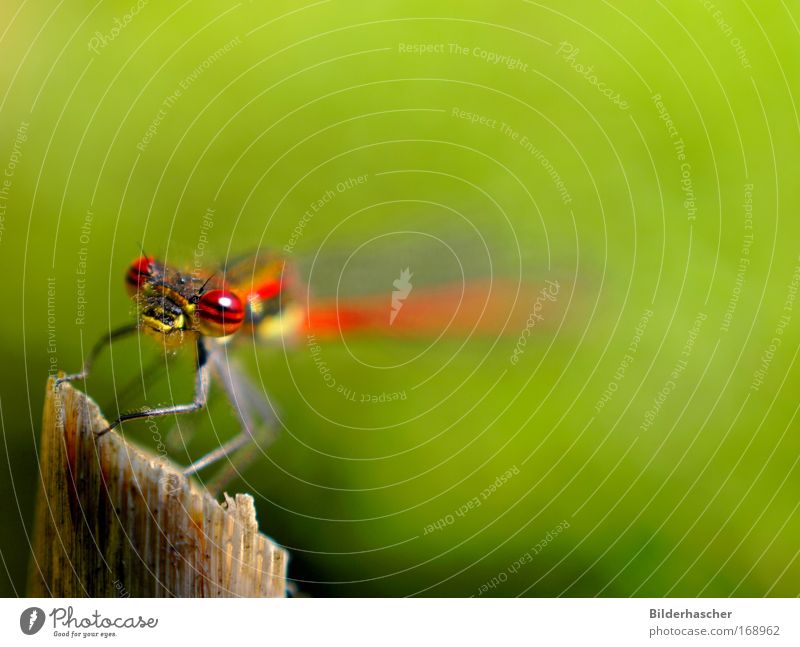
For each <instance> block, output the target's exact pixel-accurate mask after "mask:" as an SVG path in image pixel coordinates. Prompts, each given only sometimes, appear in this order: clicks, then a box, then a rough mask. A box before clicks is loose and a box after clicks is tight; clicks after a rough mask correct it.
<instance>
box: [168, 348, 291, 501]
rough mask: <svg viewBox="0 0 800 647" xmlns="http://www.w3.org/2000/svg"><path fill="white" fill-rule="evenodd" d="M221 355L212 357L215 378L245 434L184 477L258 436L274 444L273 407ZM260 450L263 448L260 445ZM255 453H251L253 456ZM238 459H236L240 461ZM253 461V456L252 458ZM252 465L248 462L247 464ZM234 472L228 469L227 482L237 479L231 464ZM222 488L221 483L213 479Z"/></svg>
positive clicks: (206, 457) (218, 450) (242, 467)
mask: <svg viewBox="0 0 800 647" xmlns="http://www.w3.org/2000/svg"><path fill="white" fill-rule="evenodd" d="M225 359H226V358H225V356H224V355H223V353H222V352H219V353H214V354H212V360H211V363H212V366H213V370H214V374H215V375H216V376H217V377H218V378H219V381H220V383H221V384H222V388H223V389H224V390H225V394H226V395H227V396H228V399H229V400H230V402H231V405H232V406H233V407H234V410H235V412H236V416H237V418H238V419H239V424H240V425H241V427H242V431H241V432H240V433H239V434H238V435H236V436H234V437H233V438H232V439H231V440H229V441H228V442H226V443H225V444H224V445H222V446H220V447H218V448H217V449H215V450H214V451H212V452H209V453H208V454H206V455H205V456H203V457H202V458H200V459H198V460H197V461H195V462H194V463H192V464H191V465H190V466H189V467H187V468H186V469H185V470H184V474H186V475H187V476H188V475H191V474H194V473H196V472H197V471H199V470H201V469H203V468H205V467H208V466H209V465H211V464H212V463H214V462H216V461H218V460H220V459H222V458H225V457H226V456H229V455H231V454H233V453H234V452H236V451H237V450H239V449H241V448H242V447H244V446H245V445H247V444H248V443H250V442H253V441H254V440H255V437H256V435H258V437H259V438H260V439H261V438H263V439H264V441H265V443H267V442H271V441H272V440H274V436H275V433H274V426H275V422H276V421H275V414H274V412H273V410H272V407H271V405H270V403H269V402H268V401H267V400H266V399H265V398H264V397H263V396H262V395H261V394H260V393H259V392H258V390H257V389H255V388H254V387H253V385H252V384H251V383H250V382H249V380H248V379H247V378H246V377H245V375H244V373H243V372H242V371H241V370H240V369H239V368H238V367H237V366H236V365H232V364H230V363H228V362H226V361H224V360H225ZM259 447H263V445H261V444H259ZM251 453H252V452H251ZM238 458H239V457H238V456H237V459H238ZM250 458H251V460H252V456H251V457H250ZM236 462H237V463H238V466H239V469H244V465H243V463H242V462H241V461H239V460H237V461H236ZM248 462H249V461H248ZM231 467H233V470H231V469H228V470H227V471H228V472H229V473H230V475H229V476H228V477H227V479H225V481H224V482H227V481H228V480H230V479H231V478H232V477H233V476H235V475H236V473H237V470H236V465H235V464H233V463H232V465H231ZM213 480H214V481H215V482H217V483H218V487H221V486H222V485H223V484H224V483H220V482H219V481H220V479H218V478H217V477H215V478H214V479H213Z"/></svg>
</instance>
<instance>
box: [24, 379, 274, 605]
mask: <svg viewBox="0 0 800 647" xmlns="http://www.w3.org/2000/svg"><path fill="white" fill-rule="evenodd" d="M107 425H108V423H107V422H106V421H105V420H104V419H103V416H102V415H101V413H100V410H99V409H98V407H97V405H96V404H95V403H94V402H92V401H91V400H90V399H89V398H88V397H87V396H86V395H84V394H83V393H81V392H80V391H77V390H75V389H73V388H72V387H71V386H69V385H67V384H65V385H62V386H60V387H59V388H58V389H57V390H56V389H55V388H54V382H53V379H52V378H51V379H50V380H49V381H48V384H47V396H46V401H45V406H44V422H43V427H42V446H41V448H40V458H41V460H40V475H41V480H40V487H39V495H38V499H37V508H36V520H35V529H34V541H33V547H34V559H33V562H32V564H31V570H30V575H29V586H28V593H29V595H31V596H37V597H43V596H55V597H83V596H90V597H112V596H118V597H128V596H131V597H162V596H179V597H231V596H247V597H260V596H270V597H282V596H283V595H285V591H286V567H287V562H288V555H287V553H286V551H284V550H283V549H281V548H279V547H278V546H276V545H275V544H274V543H273V542H272V541H270V539H269V538H267V537H266V536H264V535H262V534H260V533H259V532H258V524H257V522H256V514H255V506H254V504H253V497H252V496H250V495H247V494H237V495H235V496H234V497H233V498H231V497H229V496H228V495H227V494H226V495H225V503H224V504H222V505H220V504H219V503H218V502H217V501H216V500H215V499H214V498H213V497H211V495H210V494H208V492H206V491H205V490H203V489H201V488H199V487H198V486H197V485H195V484H194V483H193V482H192V481H190V480H189V479H187V478H185V477H184V476H183V474H182V473H181V470H180V468H179V467H177V466H176V465H174V464H172V463H170V462H169V461H168V460H166V459H165V458H162V457H160V456H155V455H153V454H151V453H149V452H147V451H145V450H142V449H140V448H137V447H134V446H133V445H132V444H130V443H128V442H126V441H125V440H124V439H123V438H122V436H120V435H119V434H117V433H115V432H112V433H108V434H105V435H104V436H102V437H101V438H99V439H98V438H97V437H96V435H95V431H96V430H100V429H103V428H104V427H105V426H107Z"/></svg>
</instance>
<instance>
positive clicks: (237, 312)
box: [197, 290, 244, 337]
mask: <svg viewBox="0 0 800 647" xmlns="http://www.w3.org/2000/svg"><path fill="white" fill-rule="evenodd" d="M197 316H198V318H199V320H200V332H202V333H203V334H204V335H209V336H210V337H224V336H225V335H230V334H232V333H235V332H236V331H237V330H238V329H239V326H241V325H242V322H243V321H244V306H243V305H242V302H241V300H240V299H239V297H237V296H236V295H235V294H234V293H233V292H228V291H227V290H209V291H208V292H206V293H205V294H204V295H203V296H201V297H200V301H198V303H197Z"/></svg>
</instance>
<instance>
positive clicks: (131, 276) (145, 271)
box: [125, 256, 153, 294]
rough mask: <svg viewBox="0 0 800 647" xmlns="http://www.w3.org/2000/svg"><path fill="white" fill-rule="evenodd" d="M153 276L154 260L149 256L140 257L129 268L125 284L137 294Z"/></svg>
mask: <svg viewBox="0 0 800 647" xmlns="http://www.w3.org/2000/svg"><path fill="white" fill-rule="evenodd" d="M152 276H153V259H152V258H150V257H149V256H140V257H139V258H137V259H136V260H135V261H133V263H131V264H130V267H128V273H127V274H126V275H125V282H126V283H127V284H128V289H129V290H130V291H131V292H132V293H134V294H135V293H136V292H137V291H138V290H139V289H141V287H142V284H144V283H146V282H147V280H148V279H150V277H152Z"/></svg>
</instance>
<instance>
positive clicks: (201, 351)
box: [97, 337, 208, 437]
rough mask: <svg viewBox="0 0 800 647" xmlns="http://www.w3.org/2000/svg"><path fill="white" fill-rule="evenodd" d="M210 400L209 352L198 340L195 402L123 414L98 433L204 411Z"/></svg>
mask: <svg viewBox="0 0 800 647" xmlns="http://www.w3.org/2000/svg"><path fill="white" fill-rule="evenodd" d="M207 398H208V352H207V351H206V347H205V344H204V343H203V338H202V337H198V338H197V373H196V376H195V383H194V400H192V402H190V403H189V404H175V405H172V406H169V407H158V408H155V409H143V410H142V411H131V412H130V413H123V414H122V415H121V416H120V417H119V418H117V419H116V420H115V421H114V422H112V423H111V424H110V425H109V426H108V427H106V428H105V429H102V430H100V431H98V432H97V436H98V437H100V436H102V435H104V434H107V433H108V432H109V431H111V430H112V429H114V427H118V426H119V425H120V424H121V423H123V422H125V421H127V420H136V419H137V418H155V417H157V416H169V415H172V414H177V413H190V412H192V411H197V410H198V409H202V408H203V407H204V406H205V404H206V399H207Z"/></svg>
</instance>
